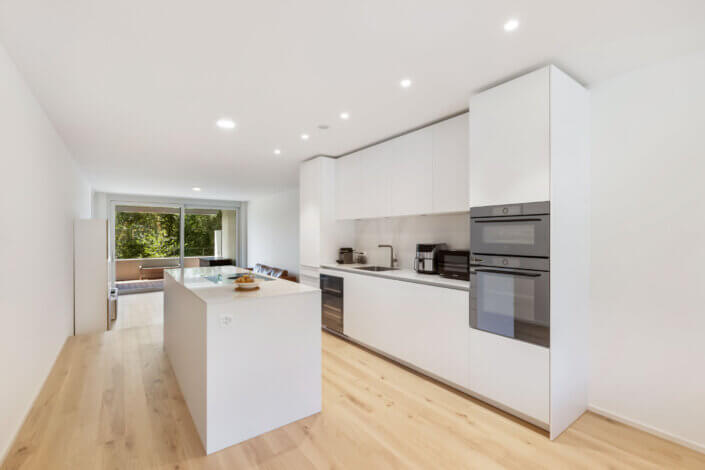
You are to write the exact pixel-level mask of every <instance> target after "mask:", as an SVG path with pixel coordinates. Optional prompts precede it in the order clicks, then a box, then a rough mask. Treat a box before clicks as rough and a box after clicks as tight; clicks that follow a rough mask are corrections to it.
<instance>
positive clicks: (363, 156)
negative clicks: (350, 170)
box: [353, 143, 394, 217]
mask: <svg viewBox="0 0 705 470" xmlns="http://www.w3.org/2000/svg"><path fill="white" fill-rule="evenodd" d="M392 147H393V146H392V145H391V144H390V143H383V144H380V145H375V146H374V147H369V148H367V149H365V150H362V151H360V152H358V154H359V155H360V179H359V180H358V181H357V184H358V186H359V187H360V189H361V191H362V194H360V200H359V201H357V203H358V204H359V206H360V208H359V209H360V214H359V216H360V217H385V216H388V215H389V214H390V213H391V210H392V185H391V178H392V165H393V164H394V162H393V157H394V154H393V148H392ZM353 203H354V202H353Z"/></svg>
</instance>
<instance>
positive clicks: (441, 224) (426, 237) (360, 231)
mask: <svg viewBox="0 0 705 470" xmlns="http://www.w3.org/2000/svg"><path fill="white" fill-rule="evenodd" d="M417 243H446V244H448V247H449V248H450V249H454V250H469V249H470V215H469V214H468V213H463V214H450V215H424V216H408V217H387V218H380V219H363V220H356V221H355V246H354V248H355V249H356V250H361V251H365V252H366V253H367V255H368V262H369V263H371V264H380V263H382V262H383V261H385V260H388V259H389V249H388V248H383V249H379V248H377V245H379V244H388V245H392V246H393V247H394V253H395V254H396V255H397V258H398V260H399V266H400V267H401V268H404V269H411V264H412V262H413V260H414V257H415V256H416V244H417ZM380 257H385V258H384V259H380Z"/></svg>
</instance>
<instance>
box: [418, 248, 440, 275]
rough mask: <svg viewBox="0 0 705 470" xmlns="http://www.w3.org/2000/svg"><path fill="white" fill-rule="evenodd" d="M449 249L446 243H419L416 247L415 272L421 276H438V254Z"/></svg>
mask: <svg viewBox="0 0 705 470" xmlns="http://www.w3.org/2000/svg"><path fill="white" fill-rule="evenodd" d="M447 247H448V246H447V245H446V244H445V243H419V244H418V245H416V258H414V271H416V272H417V273H419V274H438V254H439V253H440V251H441V250H445V249H446V248H447Z"/></svg>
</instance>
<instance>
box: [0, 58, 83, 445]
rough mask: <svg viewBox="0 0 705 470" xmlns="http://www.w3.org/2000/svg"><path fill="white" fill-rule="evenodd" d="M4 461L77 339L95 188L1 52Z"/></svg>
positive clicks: (0, 413) (0, 425)
mask: <svg viewBox="0 0 705 470" xmlns="http://www.w3.org/2000/svg"><path fill="white" fill-rule="evenodd" d="M0 103H1V104H0V175H2V185H0V214H2V227H0V259H1V260H2V263H3V266H2V269H0V377H2V384H3V385H2V386H1V387H0V459H2V457H3V456H4V454H5V452H6V449H7V448H8V446H9V445H10V444H11V441H12V439H13V438H14V436H15V434H16V432H17V430H18V429H19V427H20V425H21V423H22V421H23V419H24V417H25V414H26V413H27V411H28V410H29V408H30V406H31V404H32V402H33V400H34V399H35V397H36V396H37V393H38V392H39V389H40V388H41V386H42V384H43V382H44V379H45V378H46V377H47V375H48V373H49V370H50V369H51V367H52V365H53V363H54V360H55V359H56V356H57V354H58V352H59V350H60V349H61V347H62V345H63V344H64V341H65V340H66V337H67V336H69V335H71V334H72V333H73V220H74V218H76V217H90V188H89V187H88V185H87V183H86V181H85V180H84V179H83V178H82V177H81V175H80V173H79V171H78V169H77V166H76V164H75V163H74V161H73V159H72V158H71V155H70V153H69V151H68V149H67V148H66V146H65V145H64V143H63V141H62V140H61V138H60V137H59V136H58V134H57V133H56V131H55V130H54V128H53V127H52V124H51V123H50V122H49V120H48V118H47V116H46V115H45V114H44V111H43V110H42V108H41V107H40V105H39V104H38V103H37V101H36V100H35V99H34V97H33V95H32V93H31V92H30V90H29V89H28V88H27V86H26V85H25V83H24V81H23V79H22V78H21V76H20V75H19V73H18V71H17V69H16V68H15V66H14V64H13V63H12V61H11V60H10V58H9V57H8V55H7V53H6V52H5V49H4V48H3V47H2V45H0Z"/></svg>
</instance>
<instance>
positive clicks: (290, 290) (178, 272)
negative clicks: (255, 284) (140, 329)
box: [164, 266, 319, 303]
mask: <svg viewBox="0 0 705 470" xmlns="http://www.w3.org/2000/svg"><path fill="white" fill-rule="evenodd" d="M250 272H251V271H248V270H247V269H243V268H238V267H236V266H212V267H202V268H184V269H181V268H176V269H165V270H164V274H165V275H167V274H168V275H169V276H171V277H172V278H173V279H174V280H175V281H176V282H177V283H179V284H181V285H182V286H184V287H185V288H186V289H188V290H190V291H191V292H193V293H194V294H195V295H196V296H197V297H199V298H200V299H201V300H203V301H204V302H206V303H212V302H217V303H223V302H230V301H236V300H244V299H258V298H263V297H274V296H279V295H295V294H304V293H308V292H315V291H318V290H319V289H315V288H313V287H309V286H306V285H304V284H299V283H297V282H291V281H286V280H284V279H277V278H274V277H271V276H266V275H264V274H259V273H256V275H257V276H258V277H266V278H269V279H271V280H269V281H264V282H262V283H261V284H260V285H259V289H255V290H253V291H236V290H235V284H234V280H233V279H227V276H232V275H233V274H238V273H250ZM218 274H222V275H223V278H224V279H223V280H222V281H221V282H217V283H216V282H213V281H211V280H209V279H207V278H206V276H217V275H218Z"/></svg>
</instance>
